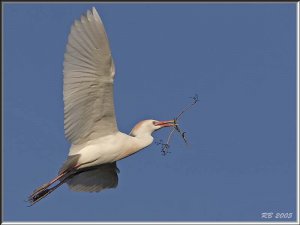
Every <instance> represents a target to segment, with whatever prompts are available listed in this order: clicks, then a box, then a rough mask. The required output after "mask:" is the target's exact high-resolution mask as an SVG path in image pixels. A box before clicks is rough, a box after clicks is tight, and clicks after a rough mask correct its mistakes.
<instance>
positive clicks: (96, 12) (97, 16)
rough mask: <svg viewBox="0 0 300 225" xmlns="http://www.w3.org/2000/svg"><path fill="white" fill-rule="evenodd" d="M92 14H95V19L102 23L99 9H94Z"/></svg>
mask: <svg viewBox="0 0 300 225" xmlns="http://www.w3.org/2000/svg"><path fill="white" fill-rule="evenodd" d="M92 12H93V15H94V17H95V18H96V19H98V20H99V21H100V22H101V23H102V20H101V18H100V15H99V13H98V11H97V9H96V8H95V7H94V6H93V7H92Z"/></svg>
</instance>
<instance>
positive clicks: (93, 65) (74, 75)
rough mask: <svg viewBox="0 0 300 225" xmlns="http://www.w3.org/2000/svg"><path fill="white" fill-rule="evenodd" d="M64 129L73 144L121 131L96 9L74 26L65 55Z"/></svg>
mask: <svg viewBox="0 0 300 225" xmlns="http://www.w3.org/2000/svg"><path fill="white" fill-rule="evenodd" d="M63 72H64V114H65V116H64V128H65V136H66V138H67V139H68V140H69V141H70V142H71V143H72V144H80V143H82V142H84V141H86V140H89V139H93V138H97V137H101V136H104V135H109V134H112V133H114V132H116V131H117V130H118V128H117V123H116V118H115V111H114V102H113V80H114V74H115V68H114V63H113V59H112V57H111V51H110V47H109V42H108V39H107V35H106V32H105V29H104V26H103V23H102V21H101V19H100V17H99V15H98V13H97V11H96V9H95V8H93V9H92V11H90V10H88V11H87V13H86V15H84V16H82V17H81V19H80V20H76V21H75V22H74V24H73V25H72V27H71V32H70V34H69V37H68V44H67V47H66V53H65V56H64V71H63Z"/></svg>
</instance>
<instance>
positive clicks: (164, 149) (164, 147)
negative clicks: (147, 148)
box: [156, 94, 199, 155]
mask: <svg viewBox="0 0 300 225" xmlns="http://www.w3.org/2000/svg"><path fill="white" fill-rule="evenodd" d="M190 98H192V99H193V102H192V103H191V104H189V105H187V106H186V107H185V108H184V109H183V110H182V111H181V112H180V113H179V114H178V115H177V116H176V118H175V119H174V124H175V126H174V127H173V129H172V130H171V132H170V133H169V136H168V139H167V143H163V141H162V140H160V142H156V144H157V145H161V146H162V150H161V151H162V154H163V155H166V154H167V153H169V151H168V149H169V148H170V144H169V143H170V141H171V137H172V135H173V134H174V131H177V132H178V133H179V134H180V136H181V137H182V139H183V140H184V142H185V144H188V142H187V139H186V135H185V134H186V132H181V130H180V128H179V125H178V122H177V121H178V120H179V118H180V117H181V116H182V115H183V113H185V112H186V111H187V110H189V109H190V108H191V107H192V106H193V105H195V104H196V103H197V102H198V101H199V98H198V95H197V94H195V96H194V97H190Z"/></svg>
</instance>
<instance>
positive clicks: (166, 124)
mask: <svg viewBox="0 0 300 225" xmlns="http://www.w3.org/2000/svg"><path fill="white" fill-rule="evenodd" d="M154 125H155V126H161V127H173V126H175V125H176V124H175V120H166V121H159V122H157V123H155V124H154Z"/></svg>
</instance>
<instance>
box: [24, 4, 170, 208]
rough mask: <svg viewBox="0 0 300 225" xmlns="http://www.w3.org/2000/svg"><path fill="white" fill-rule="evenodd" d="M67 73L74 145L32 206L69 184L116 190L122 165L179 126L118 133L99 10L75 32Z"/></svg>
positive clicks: (159, 124)
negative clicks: (163, 130)
mask: <svg viewBox="0 0 300 225" xmlns="http://www.w3.org/2000/svg"><path fill="white" fill-rule="evenodd" d="M63 73H64V87H63V88H64V90H63V94H64V129H65V136H66V138H67V140H68V141H70V142H71V144H72V145H71V147H70V152H69V155H68V158H67V160H66V161H65V163H64V164H63V166H62V167H61V169H60V170H59V173H58V176H57V177H56V178H54V179H53V180H51V181H50V182H48V183H46V184H44V185H42V186H41V187H39V188H37V189H36V190H35V191H34V192H33V193H32V194H31V195H30V196H29V199H28V201H29V202H30V203H31V205H33V204H35V203H36V202H38V201H39V200H41V199H42V198H44V197H45V196H47V195H48V194H50V193H51V192H53V191H54V190H55V189H56V188H58V187H59V186H60V185H62V184H64V183H67V184H68V186H69V187H70V189H71V190H73V191H82V192H99V191H101V190H103V189H106V188H113V187H116V186H117V183H118V176H117V172H118V169H117V167H116V161H118V160H121V159H124V158H125V157H127V156H130V155H132V154H134V153H136V152H138V151H140V150H142V149H144V148H145V147H147V146H148V145H150V144H151V143H152V142H153V137H152V136H151V134H152V132H154V131H156V130H158V129H160V128H163V127H170V126H173V127H174V126H175V125H176V124H175V121H174V120H168V121H157V120H152V119H149V120H144V121H141V122H139V123H138V124H137V125H135V127H134V128H133V129H132V131H131V132H130V134H129V135H127V134H125V133H122V132H120V131H119V130H118V127H117V122H116V118H115V111H114V101H113V82H114V75H115V66H114V62H113V59H112V56H111V51H110V47H109V42H108V39H107V35H106V32H105V29H104V26H103V23H102V21H101V19H100V17H99V14H98V13H97V11H96V9H95V8H94V7H93V8H92V10H91V11H90V10H88V11H87V14H86V15H84V16H82V17H81V19H80V21H75V23H74V24H73V25H72V27H71V32H70V34H69V37H68V43H67V47H66V53H65V58H64V70H63Z"/></svg>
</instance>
